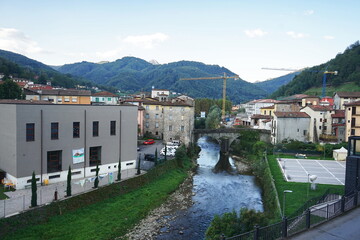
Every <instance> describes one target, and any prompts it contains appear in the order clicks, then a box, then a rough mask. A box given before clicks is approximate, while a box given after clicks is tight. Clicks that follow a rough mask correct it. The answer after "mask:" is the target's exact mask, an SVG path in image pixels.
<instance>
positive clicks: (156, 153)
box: [154, 148, 158, 166]
mask: <svg viewBox="0 0 360 240" xmlns="http://www.w3.org/2000/svg"><path fill="white" fill-rule="evenodd" d="M154 161H155V166H156V165H157V164H158V152H157V148H155V160H154Z"/></svg>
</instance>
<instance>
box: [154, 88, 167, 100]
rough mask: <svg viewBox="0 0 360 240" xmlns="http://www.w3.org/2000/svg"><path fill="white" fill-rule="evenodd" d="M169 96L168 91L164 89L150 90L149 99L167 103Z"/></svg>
mask: <svg viewBox="0 0 360 240" xmlns="http://www.w3.org/2000/svg"><path fill="white" fill-rule="evenodd" d="M169 96H170V91H169V90H166V89H152V90H151V98H157V99H158V100H159V101H161V102H164V101H168V100H169Z"/></svg>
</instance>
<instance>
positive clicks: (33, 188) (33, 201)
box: [31, 172, 37, 207]
mask: <svg viewBox="0 0 360 240" xmlns="http://www.w3.org/2000/svg"><path fill="white" fill-rule="evenodd" d="M36 191H37V186H36V178H35V172H33V174H32V178H31V207H36V206H37V192H36Z"/></svg>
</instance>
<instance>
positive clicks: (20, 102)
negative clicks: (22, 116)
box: [0, 99, 53, 105]
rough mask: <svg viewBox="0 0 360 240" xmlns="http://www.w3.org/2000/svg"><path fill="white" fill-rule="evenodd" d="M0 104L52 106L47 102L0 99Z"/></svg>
mask: <svg viewBox="0 0 360 240" xmlns="http://www.w3.org/2000/svg"><path fill="white" fill-rule="evenodd" d="M0 104H47V105H48V104H53V103H51V102H49V101H35V100H15V99H0Z"/></svg>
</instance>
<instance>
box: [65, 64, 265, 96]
mask: <svg viewBox="0 0 360 240" xmlns="http://www.w3.org/2000/svg"><path fill="white" fill-rule="evenodd" d="M59 71H60V72H62V73H66V74H71V75H75V76H79V77H83V78H86V79H89V80H91V81H93V82H95V83H98V84H105V85H109V86H113V87H117V88H119V89H121V90H123V91H130V92H136V91H139V90H143V91H150V90H151V88H152V87H153V86H154V87H155V88H165V89H169V90H171V91H173V92H179V93H183V94H187V95H189V96H191V97H195V98H205V97H208V98H222V84H223V81H222V79H219V80H197V81H195V80H189V81H182V80H180V78H196V77H214V76H222V75H223V74H224V73H226V74H227V75H228V76H232V75H235V74H234V73H233V72H231V71H230V70H228V69H226V68H224V67H220V66H218V65H206V64H204V63H201V62H193V61H179V62H173V63H168V64H158V63H157V64H153V63H150V62H147V61H145V60H143V59H140V58H135V57H124V58H122V59H118V60H116V61H114V62H109V63H103V64H96V63H90V62H80V63H74V64H67V65H64V66H62V67H60V68H59ZM266 95H267V93H266V92H265V91H264V90H263V89H261V88H260V87H257V86H255V85H254V84H252V83H249V82H246V81H244V80H242V79H239V80H234V79H228V80H227V97H228V98H229V99H230V100H231V101H233V102H234V103H240V102H243V101H247V100H250V99H256V98H262V97H265V96H266Z"/></svg>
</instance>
